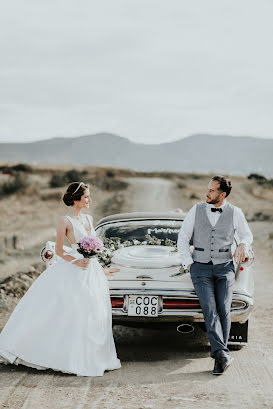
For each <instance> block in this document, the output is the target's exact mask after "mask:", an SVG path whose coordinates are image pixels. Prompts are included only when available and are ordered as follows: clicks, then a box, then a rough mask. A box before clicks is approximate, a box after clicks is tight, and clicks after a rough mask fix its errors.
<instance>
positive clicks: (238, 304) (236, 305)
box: [231, 300, 247, 310]
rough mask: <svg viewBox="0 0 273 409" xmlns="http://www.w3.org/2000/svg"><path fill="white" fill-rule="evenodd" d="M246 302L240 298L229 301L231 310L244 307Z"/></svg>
mask: <svg viewBox="0 0 273 409" xmlns="http://www.w3.org/2000/svg"><path fill="white" fill-rule="evenodd" d="M246 306H247V303H246V302H244V301H240V300H233V301H232V303H231V310H241V309H243V308H246Z"/></svg>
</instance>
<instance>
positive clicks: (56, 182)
mask: <svg viewBox="0 0 273 409" xmlns="http://www.w3.org/2000/svg"><path fill="white" fill-rule="evenodd" d="M65 184H66V178H65V177H64V173H63V172H58V173H53V175H52V176H51V179H50V181H49V186H50V187H61V186H64V185H65Z"/></svg>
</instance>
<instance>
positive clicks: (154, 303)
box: [128, 295, 158, 317]
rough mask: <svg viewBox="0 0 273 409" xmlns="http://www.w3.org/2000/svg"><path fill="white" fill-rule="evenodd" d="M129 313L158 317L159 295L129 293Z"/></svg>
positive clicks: (131, 314) (138, 315)
mask: <svg viewBox="0 0 273 409" xmlns="http://www.w3.org/2000/svg"><path fill="white" fill-rule="evenodd" d="M128 315H130V316H135V317H136V316H137V317H157V316H158V297H156V296H153V295H129V304H128Z"/></svg>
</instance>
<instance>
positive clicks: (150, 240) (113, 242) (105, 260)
mask: <svg viewBox="0 0 273 409" xmlns="http://www.w3.org/2000/svg"><path fill="white" fill-rule="evenodd" d="M145 238H146V240H144V241H139V240H126V241H123V242H121V239H120V238H119V237H110V238H109V239H108V238H105V239H103V243H104V249H103V251H102V252H101V253H99V254H98V260H99V262H100V263H101V264H102V266H103V267H108V266H109V265H110V264H111V259H112V257H113V253H114V251H116V250H118V249H121V248H123V247H129V246H140V245H152V246H155V245H156V246H172V247H174V248H175V251H177V243H176V242H175V241H172V240H170V239H159V238H158V237H155V236H150V235H149V234H146V236H145Z"/></svg>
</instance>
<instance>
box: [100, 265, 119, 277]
mask: <svg viewBox="0 0 273 409" xmlns="http://www.w3.org/2000/svg"><path fill="white" fill-rule="evenodd" d="M103 270H104V274H105V275H107V276H110V275H111V274H113V273H118V272H119V271H120V269H119V268H114V267H110V268H104V269H103Z"/></svg>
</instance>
